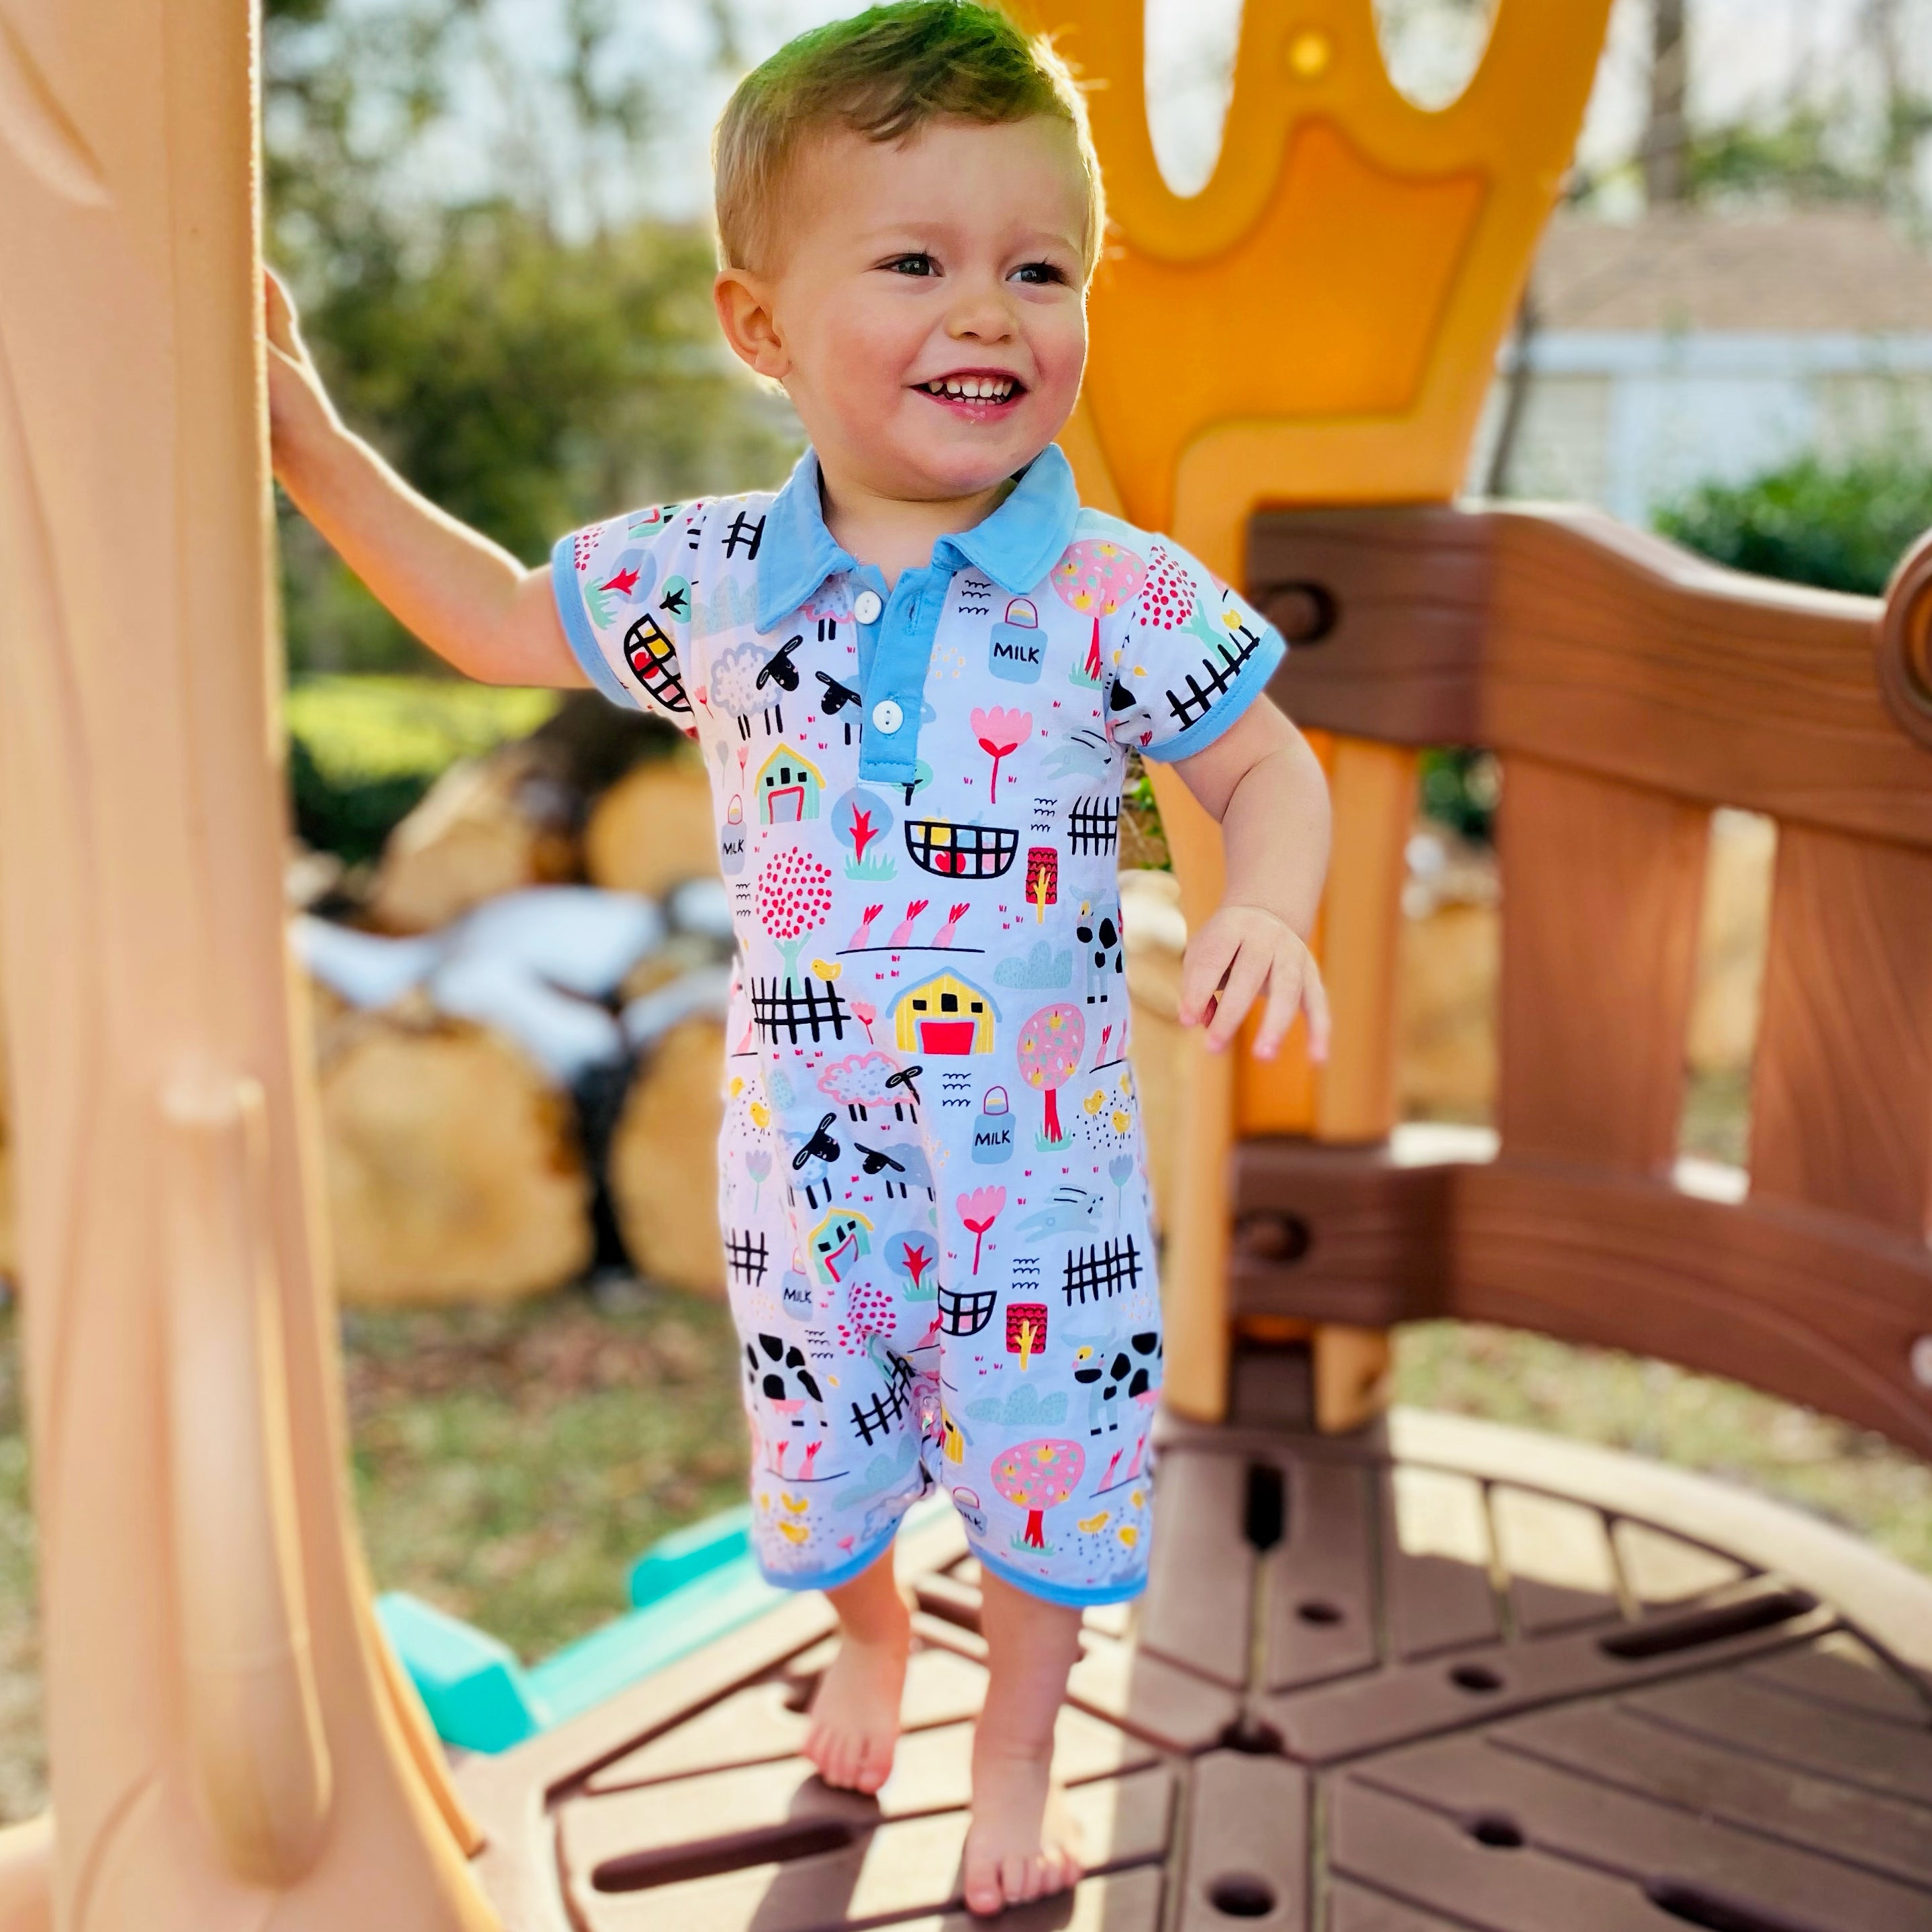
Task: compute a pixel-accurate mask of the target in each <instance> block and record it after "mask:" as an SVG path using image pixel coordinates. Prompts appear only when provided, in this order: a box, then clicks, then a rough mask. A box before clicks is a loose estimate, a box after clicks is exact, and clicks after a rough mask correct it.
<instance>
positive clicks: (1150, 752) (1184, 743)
mask: <svg viewBox="0 0 1932 1932" xmlns="http://www.w3.org/2000/svg"><path fill="white" fill-rule="evenodd" d="M1287 655H1288V640H1287V639H1286V638H1285V637H1283V635H1282V634H1281V633H1280V631H1277V629H1276V628H1275V627H1274V625H1272V624H1271V625H1268V628H1267V629H1266V630H1265V631H1262V640H1261V642H1260V643H1259V644H1258V645H1257V646H1256V647H1255V652H1254V655H1253V656H1252V657H1251V658H1249V659H1248V661H1247V663H1246V664H1244V665H1242V667H1241V676H1239V677H1238V678H1236V679H1235V681H1234V682H1233V683H1232V684H1231V685H1229V687H1228V688H1227V689H1226V691H1223V693H1222V694H1221V695H1220V697H1218V698H1217V700H1215V702H1214V706H1213V708H1212V709H1211V710H1210V711H1209V712H1208V714H1207V715H1206V716H1205V718H1202V719H1200V720H1199V722H1198V723H1196V724H1190V725H1189V726H1188V727H1187V730H1184V731H1181V732H1177V733H1175V736H1173V737H1172V738H1169V739H1166V740H1165V741H1164V742H1162V743H1160V744H1158V745H1146V746H1144V747H1143V748H1142V751H1141V756H1142V757H1143V758H1151V759H1153V760H1154V763H1156V764H1157V765H1172V764H1175V763H1178V762H1179V761H1180V760H1181V759H1183V758H1191V757H1193V755H1194V754H1195V753H1196V751H1206V750H1207V748H1208V746H1209V745H1211V744H1213V743H1214V741H1215V739H1217V738H1218V737H1220V736H1221V735H1222V733H1223V732H1226V731H1228V730H1232V728H1233V727H1234V725H1235V723H1236V721H1238V719H1239V718H1240V717H1241V714H1242V712H1244V711H1246V710H1247V708H1248V706H1250V705H1251V704H1252V703H1254V701H1255V700H1256V698H1258V697H1260V695H1261V694H1262V692H1263V691H1265V690H1266V689H1267V688H1268V679H1270V678H1271V677H1273V676H1274V674H1275V673H1276V671H1277V670H1279V669H1280V665H1281V661H1282V659H1283V658H1285V657H1286V656H1287Z"/></svg>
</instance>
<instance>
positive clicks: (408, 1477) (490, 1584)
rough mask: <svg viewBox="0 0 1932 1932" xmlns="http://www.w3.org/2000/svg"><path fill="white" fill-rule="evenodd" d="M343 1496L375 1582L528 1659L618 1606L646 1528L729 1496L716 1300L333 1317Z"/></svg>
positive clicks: (727, 1385) (737, 1447)
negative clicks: (344, 1413)
mask: <svg viewBox="0 0 1932 1932" xmlns="http://www.w3.org/2000/svg"><path fill="white" fill-rule="evenodd" d="M346 1328H347V1343H348V1348H347V1355H346V1358H345V1373H346V1375H347V1382H348V1394H349V1411H350V1426H351V1429H352V1431H353V1441H354V1449H353V1460H354V1466H355V1488H356V1507H357V1509H358V1511H359V1513H360V1515H361V1517H362V1532H363V1537H364V1540H365V1543H366V1544H367V1546H368V1552H369V1558H370V1562H371V1568H373V1570H374V1573H375V1576H376V1579H377V1583H378V1584H379V1586H380V1587H381V1588H383V1589H401V1590H410V1591H413V1592H415V1593H416V1595H419V1596H421V1597H423V1598H427V1599H428V1601H431V1602H432V1603H434V1604H439V1605H440V1606H441V1607H443V1609H445V1610H449V1611H451V1612H452V1613H454V1614H455V1615H456V1616H460V1617H462V1618H464V1619H467V1620H468V1621H469V1622H472V1623H476V1624H479V1625H482V1626H483V1627H484V1628H486V1629H487V1630H489V1631H492V1632H493V1634H496V1636H498V1637H501V1638H502V1640H504V1641H505V1643H508V1645H509V1646H511V1649H514V1650H515V1651H516V1652H517V1653H518V1654H519V1655H521V1656H522V1657H523V1658H524V1659H525V1660H526V1661H535V1659H537V1658H540V1657H543V1656H545V1655H548V1654H549V1652H551V1651H553V1650H555V1649H557V1648H558V1647H559V1646H560V1645H562V1644H564V1643H568V1642H569V1640H571V1638H572V1637H580V1636H581V1635H582V1634H583V1633H584V1632H585V1631H588V1630H592V1629H594V1628H595V1627H596V1626H597V1625H599V1624H601V1623H604V1622H607V1621H608V1620H609V1619H610V1618H612V1617H613V1616H616V1615H617V1614H618V1613H619V1612H620V1611H622V1610H624V1609H625V1608H626V1607H628V1606H627V1604H626V1601H625V1595H624V1574H625V1569H626V1568H627V1567H628V1565H629V1564H630V1563H631V1561H632V1560H633V1559H634V1558H635V1557H637V1556H638V1555H640V1553H642V1552H643V1550H646V1548H648V1547H649V1545H650V1544H652V1543H655V1541H657V1540H658V1538H660V1537H661V1536H664V1535H667V1534H668V1533H669V1532H670V1531H672V1530H673V1529H677V1528H678V1527H679V1526H681V1525H682V1524H684V1523H690V1522H692V1521H694V1520H696V1519H697V1518H698V1517H703V1516H706V1515H709V1514H711V1513H712V1512H713V1511H717V1510H721V1509H725V1508H729V1507H730V1506H731V1505H733V1504H735V1503H739V1502H742V1501H743V1500H744V1496H745V1477H744V1469H745V1433H744V1426H743V1422H742V1412H741V1410H740V1409H739V1399H738V1373H737V1370H738V1355H737V1347H736V1340H735V1338H734V1337H733V1334H732V1331H731V1327H730V1322H729V1321H728V1320H727V1318H726V1316H725V1313H724V1309H723V1307H722V1306H721V1305H720V1304H715V1303H710V1302H702V1301H692V1300H691V1299H688V1298H685V1297H682V1296H676V1295H668V1294H658V1293H653V1294H640V1295H636V1296H634V1297H633V1298H630V1300H629V1301H628V1304H627V1305H625V1306H622V1307H618V1308H616V1309H600V1308H599V1307H598V1306H597V1305H596V1304H594V1303H593V1302H592V1301H590V1300H589V1298H588V1297H586V1296H585V1295H581V1294H566V1295H559V1296H556V1297H553V1298H551V1299H550V1300H548V1301H542V1302H537V1303H531V1304H525V1305H523V1306H521V1307H513V1308H507V1309H463V1310H453V1311H448V1312H437V1313H407V1314H404V1313H386V1314H382V1315H371V1314H357V1315H356V1316H352V1317H351V1318H350V1320H349V1322H347V1324H346Z"/></svg>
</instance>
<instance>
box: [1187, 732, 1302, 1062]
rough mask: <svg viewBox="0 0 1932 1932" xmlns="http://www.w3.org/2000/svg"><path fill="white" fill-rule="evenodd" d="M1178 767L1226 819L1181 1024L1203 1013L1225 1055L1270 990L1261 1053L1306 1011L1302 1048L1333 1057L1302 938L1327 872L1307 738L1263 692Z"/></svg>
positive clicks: (1190, 949) (1191, 953)
mask: <svg viewBox="0 0 1932 1932" xmlns="http://www.w3.org/2000/svg"><path fill="white" fill-rule="evenodd" d="M1175 770H1176V771H1177V772H1179V773H1180V774H1181V778H1182V779H1183V781H1184V782H1185V783H1186V784H1187V789H1188V790H1190V791H1191V792H1192V793H1193V794H1194V796H1196V798H1197V799H1199V800H1200V801H1201V802H1202V805H1204V806H1205V807H1206V808H1207V809H1208V811H1211V812H1212V813H1213V814H1214V816H1215V817H1217V818H1218V819H1219V820H1220V821H1221V837H1222V841H1223V847H1224V848H1225V850H1226V860H1227V881H1226V887H1225V889H1224V891H1223V897H1222V901H1221V904H1220V906H1219V907H1217V909H1216V910H1215V913H1214V916H1213V917H1212V918H1211V919H1209V920H1208V922H1207V924H1206V925H1205V926H1202V929H1201V930H1200V931H1199V932H1197V933H1195V934H1193V935H1192V936H1191V937H1190V939H1189V940H1188V942H1187V957H1186V958H1185V959H1184V961H1183V962H1182V964H1181V1024H1182V1025H1184V1026H1195V1025H1199V1024H1200V1023H1201V1022H1202V1020H1203V1019H1206V1020H1207V1021H1208V1047H1209V1049H1210V1050H1211V1051H1212V1052H1217V1053H1218V1052H1220V1051H1221V1050H1222V1049H1223V1048H1224V1047H1226V1046H1227V1045H1228V1043H1229V1042H1230V1041H1231V1040H1233V1038H1234V1037H1235V1034H1236V1033H1237V1031H1238V1030H1239V1028H1240V1027H1241V1022H1242V1020H1243V1019H1244V1018H1245V1017H1246V1016H1247V1010H1248V1009H1249V1007H1251V1006H1252V1005H1253V1004H1254V1003H1255V1001H1256V1000H1257V999H1258V998H1259V997H1260V996H1261V994H1262V989H1264V988H1265V989H1267V992H1268V1005H1267V1007H1266V1010H1265V1012H1264V1013H1263V1015H1262V1023H1261V1026H1260V1028H1259V1031H1257V1032H1256V1035H1255V1046H1254V1050H1255V1054H1256V1058H1259V1059H1262V1060H1271V1059H1272V1058H1274V1054H1275V1050H1276V1049H1277V1048H1278V1047H1279V1046H1280V1044H1281V1041H1282V1036H1283V1034H1286V1032H1287V1031H1288V1029H1289V1025H1291V1023H1292V1022H1293V1020H1294V1019H1295V1011H1296V1009H1297V1008H1298V1007H1306V1008H1307V1012H1308V1050H1309V1052H1310V1055H1312V1056H1313V1058H1315V1059H1316V1060H1322V1059H1325V1058H1327V1057H1328V996H1327V995H1326V994H1325V992H1323V990H1322V975H1321V974H1320V972H1319V971H1318V970H1317V968H1316V964H1315V960H1314V957H1313V955H1312V954H1311V953H1310V952H1309V950H1308V947H1307V944H1305V943H1304V942H1305V935H1307V933H1308V932H1309V931H1310V929H1311V928H1312V927H1313V924H1314V922H1315V909H1316V904H1317V903H1318V902H1319V900H1320V898H1321V896H1322V877H1323V876H1324V874H1325V873H1326V872H1327V871H1328V781H1327V780H1326V779H1325V778H1324V777H1323V776H1322V767H1321V766H1320V765H1319V763H1317V762H1316V757H1315V754H1314V752H1313V751H1311V750H1310V748H1309V745H1308V741H1307V739H1305V738H1304V737H1303V736H1302V735H1301V733H1300V732H1299V731H1298V730H1296V729H1295V727H1294V726H1293V725H1292V724H1290V723H1289V721H1288V720H1287V719H1286V718H1284V717H1283V715H1281V713H1280V712H1279V711H1277V709H1275V707H1274V705H1273V704H1272V703H1270V702H1269V700H1268V699H1267V698H1265V697H1263V698H1262V699H1261V700H1259V701H1258V702H1257V703H1253V704H1251V705H1250V706H1249V707H1248V708H1247V710H1246V711H1244V712H1243V713H1242V714H1241V716H1240V717H1239V718H1238V719H1237V720H1236V721H1235V723H1234V724H1232V725H1230V726H1229V728H1228V729H1227V730H1226V731H1225V732H1224V733H1223V734H1222V735H1221V736H1220V737H1219V738H1217V739H1216V740H1215V741H1214V743H1213V744H1211V745H1208V747H1207V748H1206V749H1205V751H1197V752H1196V754H1194V756H1193V757H1191V758H1183V759H1181V760H1178V762H1177V763H1176V764H1175Z"/></svg>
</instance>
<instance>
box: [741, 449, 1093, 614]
mask: <svg viewBox="0 0 1932 1932" xmlns="http://www.w3.org/2000/svg"><path fill="white" fill-rule="evenodd" d="M1079 514H1080V495H1079V491H1078V490H1076V488H1075V487H1074V484H1073V466H1072V465H1071V464H1070V463H1068V461H1067V458H1065V457H1064V455H1062V454H1061V449H1060V446H1059V445H1058V443H1049V444H1048V445H1047V446H1046V449H1043V450H1042V451H1041V452H1040V454H1039V455H1037V457H1035V458H1034V460H1033V461H1032V462H1031V463H1029V464H1028V466H1027V468H1026V469H1025V471H1024V472H1022V475H1021V477H1020V480H1019V483H1018V484H1016V486H1015V487H1014V490H1013V494H1012V495H1011V496H1009V497H1007V499H1006V501H1005V502H1004V503H1002V504H1001V505H1000V507H999V508H998V509H997V510H995V511H994V512H993V513H992V515H991V516H989V517H986V518H985V519H984V520H983V521H981V522H980V523H975V524H974V526H973V527H972V528H971V529H970V530H962V531H960V532H959V533H958V535H955V536H950V537H941V538H940V540H939V541H938V542H937V543H936V544H934V545H933V547H932V560H933V562H934V563H935V565H945V566H947V567H949V568H952V569H955V570H956V569H958V568H960V566H961V565H964V564H968V563H970V564H972V565H975V566H976V567H977V568H979V569H980V570H983V571H985V572H986V574H987V575H988V576H989V577H991V578H992V580H993V581H994V582H995V583H997V584H998V586H1000V588H1001V589H1002V590H1004V591H1005V592H1007V594H1008V595H1010V596H1013V597H1019V596H1022V595H1024V594H1025V592H1028V591H1029V590H1031V589H1033V587H1034V585H1036V584H1037V583H1039V582H1040V579H1041V578H1042V577H1044V576H1045V575H1046V573H1047V572H1048V571H1049V570H1051V569H1052V568H1053V565H1054V560H1055V559H1056V558H1057V557H1058V556H1059V555H1060V553H1061V551H1062V550H1064V549H1065V548H1066V547H1067V545H1068V544H1070V543H1071V542H1072V541H1073V525H1074V520H1075V519H1076V517H1078V516H1079ZM757 568H758V610H757V618H758V628H759V629H760V630H761V631H770V630H775V628H777V627H778V624H779V622H781V619H784V618H785V617H787V616H789V615H790V613H792V612H793V611H794V610H796V609H797V608H798V607H799V605H800V604H802V603H803V602H804V601H805V599H806V598H808V597H809V596H810V595H811V594H812V592H814V591H815V590H816V589H817V588H818V586H820V584H821V583H823V582H824V581H825V580H826V578H827V577H829V576H831V575H832V574H833V572H834V571H841V570H853V571H856V569H857V568H859V565H858V563H857V562H856V560H855V559H853V557H852V556H850V555H849V554H848V553H847V552H846V551H845V550H843V549H841V547H839V544H838V539H837V538H835V537H834V536H833V535H832V532H830V531H829V530H828V529H826V527H825V511H824V508H823V505H822V503H821V502H820V496H819V490H818V458H817V455H814V452H812V451H811V450H809V449H808V450H807V451H806V452H805V454H804V455H802V456H801V457H800V458H799V460H798V463H797V465H796V467H795V468H794V469H793V471H792V472H791V475H790V478H787V481H786V483H785V486H784V488H783V489H782V490H780V491H779V492H778V495H777V496H775V497H774V498H773V499H772V507H771V508H770V510H769V511H768V512H767V513H766V517H765V528H764V533H763V539H762V541H760V544H759V545H758V565H757Z"/></svg>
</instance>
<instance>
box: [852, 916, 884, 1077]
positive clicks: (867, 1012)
mask: <svg viewBox="0 0 1932 1932" xmlns="http://www.w3.org/2000/svg"><path fill="white" fill-rule="evenodd" d="M872 910H873V911H874V912H875V913H876V912H877V911H878V910H879V907H877V906H874V907H873V908H872ZM850 1006H851V1008H852V1011H853V1014H854V1015H855V1016H856V1018H857V1019H858V1022H859V1025H861V1026H862V1027H863V1028H865V1044H866V1045H867V1046H871V1043H872V1022H874V1020H875V1019H877V1018H878V1017H879V1010H878V1008H877V1007H875V1006H874V1005H873V1004H872V1003H871V1001H870V1000H853V1001H851V1002H850Z"/></svg>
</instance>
